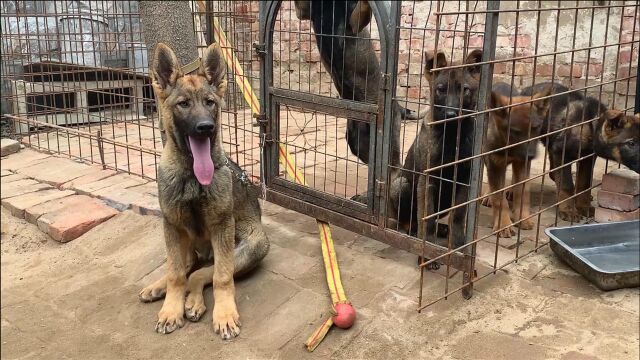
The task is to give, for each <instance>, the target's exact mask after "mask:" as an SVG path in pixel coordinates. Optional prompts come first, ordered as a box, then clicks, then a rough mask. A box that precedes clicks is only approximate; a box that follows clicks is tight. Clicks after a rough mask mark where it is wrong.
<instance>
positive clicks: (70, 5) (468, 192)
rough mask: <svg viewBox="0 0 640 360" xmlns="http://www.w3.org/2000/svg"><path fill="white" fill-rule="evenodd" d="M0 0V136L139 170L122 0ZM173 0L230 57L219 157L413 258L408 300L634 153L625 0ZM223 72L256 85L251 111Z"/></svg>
mask: <svg viewBox="0 0 640 360" xmlns="http://www.w3.org/2000/svg"><path fill="white" fill-rule="evenodd" d="M2 7H3V8H2V10H3V11H2V15H0V19H1V20H2V23H1V25H2V55H1V59H2V61H1V65H2V98H1V100H2V130H3V136H4V135H5V134H8V135H10V136H15V137H17V138H20V139H21V141H22V143H24V144H25V145H27V146H31V147H33V148H37V149H41V150H45V151H50V152H53V153H56V154H60V155H65V156H69V157H71V158H73V159H76V160H79V161H83V162H88V163H93V164H100V165H102V166H103V167H104V168H110V169H115V170H118V171H124V172H128V173H131V174H136V175H140V176H143V177H146V178H151V179H154V178H155V177H156V169H157V164H158V161H159V156H160V154H161V151H162V142H161V140H160V139H161V138H160V133H159V130H158V115H157V112H156V110H157V109H156V102H155V99H154V95H153V91H152V89H151V86H150V79H149V72H148V49H146V47H145V45H144V39H143V35H142V32H141V26H142V24H141V21H140V14H139V11H138V2H137V1H79V2H67V1H45V2H39V1H7V2H3V3H2ZM191 9H192V15H193V19H194V22H193V23H194V33H195V35H196V38H197V42H198V46H199V48H200V49H204V48H205V47H206V46H207V44H208V43H210V42H212V41H218V42H219V41H220V39H221V37H222V36H225V37H226V39H227V40H228V41H227V42H226V43H227V44H228V47H230V48H231V50H232V51H233V54H235V56H236V58H237V59H238V62H239V64H240V67H241V69H235V68H230V69H229V71H228V81H229V91H228V93H227V96H226V99H225V102H226V106H225V108H224V109H223V116H222V121H223V123H222V137H223V143H224V147H225V150H226V151H227V154H228V156H229V157H230V158H231V159H233V160H234V161H236V162H237V163H238V164H240V165H241V166H242V167H243V168H244V169H245V170H246V171H247V173H248V175H249V176H250V177H251V178H252V179H253V181H254V182H257V181H264V182H265V183H266V185H267V188H268V192H267V199H268V200H271V201H273V202H275V203H278V204H281V205H284V206H287V207H290V208H293V209H295V210H298V211H301V212H304V213H306V214H309V215H312V216H314V217H318V218H321V219H322V220H325V221H329V222H331V223H333V224H337V225H339V226H342V227H345V228H347V229H350V230H353V231H356V232H359V233H361V234H365V235H368V236H371V237H373V238H376V239H378V240H380V241H384V242H386V243H389V244H391V245H393V246H397V247H400V248H402V249H405V250H408V251H411V252H413V253H415V254H416V255H419V256H420V260H419V264H420V265H419V267H420V269H421V272H420V274H421V275H420V276H421V279H422V285H421V293H420V295H419V298H420V305H419V307H420V308H424V307H425V306H427V305H429V304H432V303H433V302H435V301H439V300H441V299H443V298H446V297H447V296H449V295H451V294H453V293H454V292H458V291H461V290H464V292H465V295H467V296H468V295H470V294H471V289H472V285H473V283H475V282H476V281H479V280H480V279H482V278H485V277H487V276H489V275H490V274H493V273H495V271H497V270H498V269H501V268H503V267H505V266H507V265H509V264H511V263H513V262H515V261H517V260H518V259H520V258H522V257H523V256H526V255H528V254H530V253H533V252H535V251H537V250H538V249H539V248H540V247H542V246H545V245H546V244H547V238H546V236H545V235H544V231H543V230H544V228H546V227H548V226H554V225H563V224H573V223H583V222H590V221H593V219H594V214H593V206H592V201H593V200H592V196H591V195H592V193H593V189H594V188H596V187H598V186H599V184H600V179H601V177H602V174H603V173H605V172H607V171H608V170H610V169H612V168H616V167H619V166H620V165H619V164H620V163H622V164H623V165H624V166H627V167H629V168H632V169H634V170H636V171H638V170H639V169H638V167H639V166H640V165H639V163H640V159H638V153H639V150H638V143H640V139H638V137H639V136H640V133H639V130H638V127H640V120H638V117H637V116H634V115H633V114H635V113H636V112H638V109H637V108H636V109H635V110H634V100H636V101H637V98H636V95H637V94H636V91H637V71H638V70H637V68H638V52H639V51H638V50H639V49H638V48H639V46H640V25H639V24H638V22H639V20H640V5H638V3H637V2H635V1H615V2H614V1H605V2H598V1H595V2H594V1H572V2H565V1H563V2H560V1H514V2H497V1H435V2H430V1H402V2H378V1H370V2H367V1H346V2H334V1H324V2H321V1H283V2H277V1H268V2H258V1H192V2H191ZM214 24H218V25H219V26H214ZM238 77H239V78H241V79H246V80H247V81H248V83H249V84H250V85H251V86H252V88H253V90H254V91H255V93H256V94H261V96H260V98H261V99H260V100H261V105H262V106H261V112H262V114H257V118H256V117H255V116H254V114H253V113H252V109H251V107H250V106H249V105H248V104H247V102H246V100H245V99H246V93H247V88H246V86H245V85H242V84H243V82H242V81H240V82H238V81H236V80H237V79H238ZM634 111H635V112H634ZM281 152H288V153H289V154H291V155H290V158H291V159H293V162H294V163H295V165H296V166H297V167H298V168H300V170H301V172H302V174H303V175H304V178H305V179H306V180H307V185H308V186H306V187H305V186H301V185H298V184H296V181H295V179H292V178H291V177H290V175H289V174H290V173H289V172H287V171H286V168H285V166H288V165H287V164H283V163H281V161H280V155H282V154H281ZM294 173H295V172H294ZM261 174H263V175H264V176H262V177H261ZM509 178H511V180H509ZM423 288H424V289H428V290H425V291H423V290H422V289H423Z"/></svg>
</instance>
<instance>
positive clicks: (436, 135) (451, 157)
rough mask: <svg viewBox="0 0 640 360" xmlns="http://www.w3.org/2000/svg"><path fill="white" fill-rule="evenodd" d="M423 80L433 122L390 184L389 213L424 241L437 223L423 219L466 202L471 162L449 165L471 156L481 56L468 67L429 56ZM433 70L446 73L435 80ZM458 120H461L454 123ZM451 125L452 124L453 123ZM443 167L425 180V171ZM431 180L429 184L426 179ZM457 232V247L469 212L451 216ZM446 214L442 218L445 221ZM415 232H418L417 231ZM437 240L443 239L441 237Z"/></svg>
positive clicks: (440, 54)
mask: <svg viewBox="0 0 640 360" xmlns="http://www.w3.org/2000/svg"><path fill="white" fill-rule="evenodd" d="M424 58H425V71H424V73H425V76H426V78H427V80H428V81H429V83H430V84H433V89H432V91H433V94H434V96H433V100H434V103H433V104H434V106H433V108H432V118H431V119H428V120H427V119H423V121H422V122H421V124H420V130H419V132H418V135H417V136H416V139H415V140H414V142H413V144H412V145H411V147H410V148H409V152H408V153H407V156H406V158H405V161H404V164H403V169H402V170H401V171H400V173H399V175H398V176H397V177H396V178H394V179H393V180H392V183H391V187H390V189H389V202H388V204H387V213H388V214H389V216H390V217H391V218H392V219H393V220H396V221H398V223H399V224H400V225H401V226H402V227H403V228H406V229H408V232H409V233H410V234H415V233H416V230H417V233H418V237H420V238H421V239H424V238H426V237H427V236H435V235H436V230H438V229H439V227H437V223H436V219H435V217H431V218H430V220H428V221H427V222H426V223H425V221H423V220H422V219H423V218H424V217H427V216H429V215H433V214H435V213H440V212H444V211H446V209H449V208H451V207H452V206H453V205H459V204H463V203H466V202H467V200H468V193H469V184H470V181H471V180H470V176H471V163H470V161H468V160H467V161H462V162H460V163H457V164H452V165H447V164H450V163H452V162H454V161H456V160H464V159H467V158H469V157H470V156H471V155H472V151H473V135H474V129H475V126H474V120H475V119H474V118H473V116H472V113H473V111H475V109H476V105H477V100H478V85H479V81H480V66H479V65H475V64H476V63H478V62H480V61H481V60H482V50H474V51H472V52H470V53H469V54H468V56H467V58H466V59H465V61H464V64H465V65H467V66H465V67H454V68H450V69H449V68H446V67H447V66H449V63H448V61H447V58H446V55H445V54H444V53H443V52H438V53H437V54H435V53H434V52H432V51H427V52H425V57H424ZM435 68H445V69H442V70H440V71H438V72H437V73H435V75H434V74H432V73H431V70H433V69H435ZM454 118H459V119H454ZM449 119H452V120H449ZM439 166H442V167H441V168H440V169H439V170H435V171H432V172H429V173H428V174H425V171H427V170H429V169H432V168H435V167H439ZM427 178H428V179H427ZM452 212H453V214H452V222H453V224H454V226H453V229H449V230H450V233H451V236H452V240H453V246H454V247H458V246H461V245H463V244H464V243H465V220H466V214H467V206H466V205H463V206H460V207H458V208H456V209H455V210H453V211H452ZM445 215H446V214H445V213H442V214H440V215H439V217H444V216H445ZM416 228H417V229H416ZM437 235H438V236H445V235H448V234H445V233H443V232H438V234H437Z"/></svg>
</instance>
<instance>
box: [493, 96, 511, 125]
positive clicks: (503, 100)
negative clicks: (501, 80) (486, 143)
mask: <svg viewBox="0 0 640 360" xmlns="http://www.w3.org/2000/svg"><path fill="white" fill-rule="evenodd" d="M507 105H509V99H508V98H507V97H505V96H502V95H500V94H498V93H497V92H495V91H492V92H491V98H489V108H491V109H495V108H501V107H503V106H507ZM492 114H494V115H495V116H497V117H498V118H500V119H506V118H507V116H509V109H498V110H494V111H493V112H492Z"/></svg>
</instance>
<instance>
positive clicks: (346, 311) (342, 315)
mask: <svg viewBox="0 0 640 360" xmlns="http://www.w3.org/2000/svg"><path fill="white" fill-rule="evenodd" d="M333 310H334V312H335V315H334V316H333V318H332V320H333V323H334V324H335V325H336V326H337V327H339V328H341V329H348V328H350V327H351V326H352V325H353V322H354V321H356V309H354V308H353V306H351V304H345V303H338V304H335V305H334V306H333Z"/></svg>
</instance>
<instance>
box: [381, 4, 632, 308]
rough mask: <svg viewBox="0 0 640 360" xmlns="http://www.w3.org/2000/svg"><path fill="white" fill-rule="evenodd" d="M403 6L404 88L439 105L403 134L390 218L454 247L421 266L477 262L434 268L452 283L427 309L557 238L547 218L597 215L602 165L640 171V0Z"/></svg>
mask: <svg viewBox="0 0 640 360" xmlns="http://www.w3.org/2000/svg"><path fill="white" fill-rule="evenodd" d="M397 12H398V17H399V19H400V20H399V24H400V25H399V26H398V31H397V33H398V36H399V41H398V49H397V58H398V73H397V77H398V81H397V86H396V88H395V96H396V99H397V100H398V101H399V102H400V103H403V104H407V105H406V106H407V107H410V108H414V109H420V108H426V109H428V110H429V113H428V114H427V115H426V117H425V118H424V119H423V120H422V122H421V123H420V124H417V125H416V126H414V127H411V128H409V127H405V128H404V129H403V132H402V134H401V138H402V139H403V140H401V144H402V146H403V151H402V152H403V154H405V153H406V154H408V155H405V158H404V162H403V164H402V166H400V167H393V166H391V169H390V171H389V174H390V178H389V181H390V183H392V184H393V183H394V181H395V182H396V183H395V188H394V186H393V185H392V186H391V187H390V189H389V201H390V206H389V209H388V215H389V219H388V221H387V226H388V227H389V228H391V229H393V230H394V231H399V232H406V233H409V234H412V235H415V236H418V237H419V238H420V239H422V240H423V241H425V247H427V248H428V247H433V246H432V245H431V244H439V245H441V246H443V247H446V248H447V251H446V252H444V253H443V254H441V255H439V256H436V257H432V258H431V259H427V260H425V261H423V262H422V264H421V266H422V267H423V268H430V267H433V265H435V264H436V263H438V262H442V263H444V264H446V263H447V256H449V254H453V253H455V252H456V251H460V252H462V253H465V254H467V255H471V258H472V259H473V260H472V261H474V262H475V265H476V266H475V268H476V270H477V272H475V273H472V274H469V276H467V277H463V279H462V280H463V283H462V284H461V283H460V281H459V280H456V281H455V282H451V280H450V278H452V275H454V274H456V276H458V277H459V276H460V275H461V274H460V273H457V270H456V269H454V268H452V267H450V266H449V265H447V266H446V267H445V268H443V269H441V270H439V271H437V272H435V273H432V272H429V273H426V274H424V273H423V280H424V281H431V284H432V285H433V284H437V286H430V287H429V288H430V289H434V288H437V287H438V286H441V288H440V289H439V290H437V293H435V294H434V293H425V294H424V295H425V296H426V298H425V299H423V298H422V297H421V303H420V307H421V308H423V307H425V306H427V305H429V304H431V303H433V302H435V301H438V300H440V299H442V298H445V297H446V296H448V295H450V294H452V293H453V292H456V291H459V290H469V288H470V286H469V285H470V284H472V283H473V282H475V281H477V280H479V279H481V278H484V277H486V276H488V275H489V274H492V273H494V272H495V271H496V270H498V269H501V268H503V267H504V266H507V265H509V264H511V263H513V262H514V261H517V259H519V258H521V257H523V256H525V255H528V254H530V253H532V252H534V251H536V250H538V249H539V248H540V247H542V246H545V245H546V244H547V241H548V239H547V238H546V236H545V235H544V232H543V230H544V228H546V227H548V226H556V225H565V224H566V225H569V224H575V223H584V222H591V221H594V206H593V203H592V200H593V197H592V190H593V189H594V188H595V187H597V186H599V184H600V179H601V178H602V175H603V174H604V173H605V172H607V171H608V170H609V169H612V168H617V167H619V166H620V163H621V164H623V165H624V166H626V167H629V168H631V169H633V170H635V171H638V170H640V169H639V167H640V159H638V154H637V151H638V149H637V147H636V145H635V144H636V143H637V141H638V138H639V137H640V133H639V132H638V124H640V120H639V119H638V117H637V116H634V115H633V114H634V112H633V111H634V109H633V106H634V104H633V102H634V96H635V89H636V86H637V84H636V81H637V63H638V60H637V56H638V55H637V53H638V45H639V42H640V36H639V30H640V29H638V26H639V25H638V19H639V18H640V16H639V9H638V4H637V2H592V1H578V2H551V1H540V2H537V1H518V2H500V3H499V4H498V2H491V1H489V2H474V1H471V2H457V1H440V2H419V1H416V2H413V1H403V2H402V4H399V5H398V10H397ZM636 111H637V109H636ZM416 134H417V135H416ZM479 135H481V136H479ZM409 146H411V148H410V149H408V150H405V149H407V147H409ZM631 151H635V153H633V154H632V153H631ZM624 154H626V155H624ZM481 169H482V170H483V171H482V172H480V170H481ZM398 174H399V175H398ZM476 174H477V175H482V176H476ZM398 189H400V190H398ZM463 209H466V211H465V210H463ZM438 224H442V225H443V226H440V225H438ZM447 225H448V226H447ZM478 260H479V261H478ZM452 284H455V285H452ZM421 295H423V294H422V293H421Z"/></svg>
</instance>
